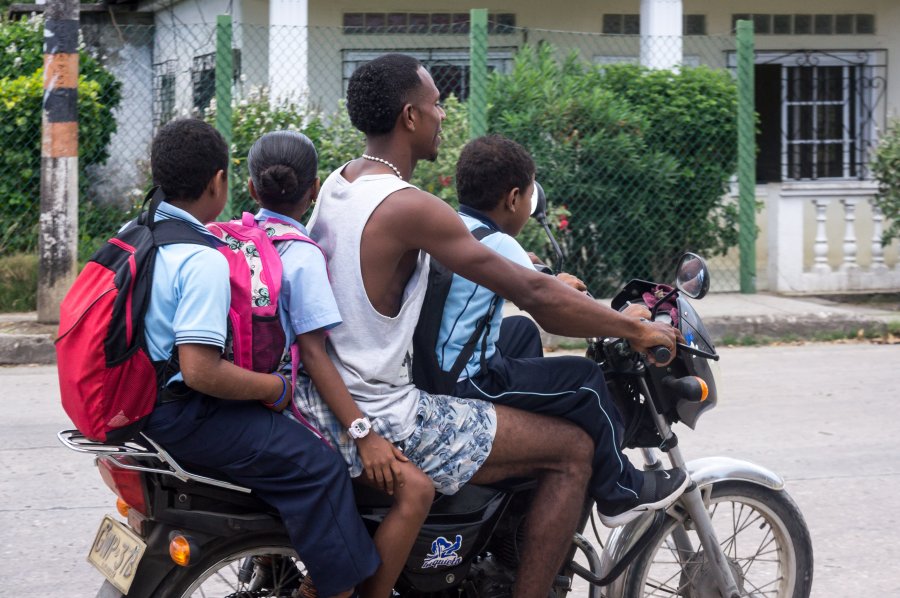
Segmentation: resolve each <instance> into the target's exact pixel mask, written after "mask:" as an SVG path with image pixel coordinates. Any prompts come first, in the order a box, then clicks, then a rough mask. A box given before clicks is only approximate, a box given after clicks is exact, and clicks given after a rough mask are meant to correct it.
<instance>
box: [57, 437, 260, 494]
mask: <svg viewBox="0 0 900 598" xmlns="http://www.w3.org/2000/svg"><path fill="white" fill-rule="evenodd" d="M56 437H57V438H59V441H60V442H61V443H63V445H64V446H65V447H66V448H68V449H70V450H73V451H75V452H78V453H88V454H91V455H94V456H95V457H96V458H97V459H103V460H104V461H106V462H107V463H110V464H112V465H114V466H115V467H119V468H121V469H128V470H131V471H143V472H146V473H156V474H159V475H166V476H172V477H175V478H177V479H179V480H181V481H182V482H191V481H193V482H198V483H200V484H207V485H210V486H217V487H219V488H226V489H228V490H235V491H237V492H244V493H246V494H250V492H251V490H250V489H249V488H244V487H243V486H238V485H236V484H231V483H229V482H223V481H222V480H216V479H214V478H209V477H206V476H202V475H197V474H195V473H191V472H189V471H187V470H185V469H184V468H183V467H181V466H180V465H179V464H178V463H177V462H176V461H175V459H173V458H172V457H171V455H169V453H167V452H166V451H165V449H163V448H162V447H161V446H159V445H158V444H157V443H155V442H153V440H151V439H150V438H148V437H147V436H145V435H144V434H141V439H142V442H146V443H147V444H149V445H150V447H152V448H153V450H150V449H148V448H147V447H146V446H143V445H142V444H140V443H138V442H134V441H129V442H125V443H122V444H106V443H103V442H98V441H94V440H90V439H88V438H86V437H85V436H84V434H82V433H81V432H79V431H78V430H62V431H61V432H59V433H58V434H57V435H56ZM154 451H155V452H154ZM119 457H130V458H132V459H135V460H137V461H138V462H141V461H142V460H144V461H146V460H155V461H158V462H161V463H162V464H163V465H165V467H153V466H152V464H150V463H148V464H146V465H139V464H136V463H128V462H125V461H123V460H122V459H120V458H119Z"/></svg>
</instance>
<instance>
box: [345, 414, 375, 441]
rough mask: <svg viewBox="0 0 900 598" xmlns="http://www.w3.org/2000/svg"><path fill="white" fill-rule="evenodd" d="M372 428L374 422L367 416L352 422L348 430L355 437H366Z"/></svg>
mask: <svg viewBox="0 0 900 598" xmlns="http://www.w3.org/2000/svg"><path fill="white" fill-rule="evenodd" d="M371 429H372V424H371V423H370V422H369V420H368V419H367V418H365V417H361V418H359V419H357V420H355V421H354V422H353V423H352V424H350V429H349V430H348V431H349V432H350V436H352V437H353V438H364V437H365V436H366V435H367V434H368V433H369V430H371Z"/></svg>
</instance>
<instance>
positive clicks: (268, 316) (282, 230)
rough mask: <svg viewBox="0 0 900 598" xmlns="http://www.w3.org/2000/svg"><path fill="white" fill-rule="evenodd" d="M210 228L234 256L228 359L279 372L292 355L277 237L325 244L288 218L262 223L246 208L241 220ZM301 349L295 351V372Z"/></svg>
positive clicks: (228, 256) (229, 256)
mask: <svg viewBox="0 0 900 598" xmlns="http://www.w3.org/2000/svg"><path fill="white" fill-rule="evenodd" d="M206 228H207V229H209V231H210V232H211V233H212V234H214V235H215V236H216V237H218V238H219V239H221V240H222V241H223V243H224V245H223V246H221V247H219V251H221V252H222V254H223V255H224V256H225V258H226V259H227V260H228V267H229V270H230V278H231V306H230V308H229V313H228V319H229V331H228V332H229V335H228V336H229V338H228V339H227V340H226V346H225V357H226V358H227V359H228V360H229V361H233V362H234V363H235V364H236V365H238V366H240V367H242V368H246V369H249V370H253V371H255V372H265V373H269V372H274V371H275V370H276V369H278V366H279V364H280V363H281V362H282V360H283V359H285V358H286V357H287V356H286V355H285V354H284V346H285V344H286V339H285V336H284V329H283V328H282V326H281V320H280V319H279V317H278V299H279V297H280V295H281V272H282V267H281V256H280V255H279V254H278V249H277V248H276V247H275V245H274V241H288V240H290V241H302V242H304V243H310V244H312V245H315V246H316V247H319V246H318V245H316V243H315V241H313V240H312V239H310V238H309V237H307V236H306V235H304V234H303V233H301V232H300V231H299V230H297V228H296V227H294V226H292V225H290V224H288V223H287V222H283V221H281V220H277V219H274V218H269V219H268V220H266V221H265V222H262V223H257V221H256V220H255V219H254V217H253V214H250V213H249V212H244V214H243V215H242V217H241V219H240V220H232V221H231V222H213V223H211V224H208V225H207V227H206ZM319 250H320V251H321V247H319ZM296 353H297V352H296V351H295V350H292V351H291V362H292V366H293V367H292V370H293V371H294V372H296V366H297V358H298V355H297V354H296Z"/></svg>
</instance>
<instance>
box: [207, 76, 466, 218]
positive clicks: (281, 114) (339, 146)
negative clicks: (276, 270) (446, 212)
mask: <svg viewBox="0 0 900 598" xmlns="http://www.w3.org/2000/svg"><path fill="white" fill-rule="evenodd" d="M445 109H446V111H447V120H446V121H444V126H443V130H442V134H441V137H442V143H441V148H440V154H439V156H438V159H437V160H436V161H435V162H424V161H423V162H419V165H418V166H417V167H416V172H415V173H414V175H413V179H412V183H413V184H415V185H417V186H419V187H421V188H422V189H425V190H426V191H428V192H430V193H434V194H435V195H437V196H438V197H440V198H441V199H443V200H444V201H447V202H449V203H451V204H453V205H455V202H456V185H455V182H454V173H455V172H456V162H457V160H458V159H459V152H460V151H461V150H462V146H463V145H465V143H466V141H467V139H468V127H469V125H468V113H467V111H466V107H465V105H464V104H462V103H461V102H459V101H458V100H457V99H456V98H454V97H452V96H451V97H450V98H448V100H447V102H446V103H445ZM215 116H216V114H215V106H213V107H211V108H210V109H209V110H207V114H206V120H207V122H209V123H213V124H214V123H215ZM285 129H286V130H292V131H300V132H302V133H304V134H305V135H307V136H308V137H309V138H310V140H311V141H312V142H313V144H314V145H315V146H316V151H317V152H318V154H319V177H320V178H321V179H322V181H323V182H324V180H325V178H326V177H327V176H328V175H329V174H331V173H332V172H333V171H334V170H335V169H337V168H339V167H340V166H341V165H342V164H344V163H345V162H347V161H348V160H352V159H354V158H357V157H359V156H360V155H362V153H363V152H364V151H365V148H366V142H365V137H364V136H363V134H362V133H360V132H359V131H358V130H356V129H355V128H354V127H353V125H352V124H351V123H350V117H349V115H348V114H347V109H346V108H345V105H344V103H343V100H342V101H341V102H340V103H339V105H338V109H337V111H336V112H334V113H333V114H328V115H324V114H322V113H321V112H319V111H317V110H315V109H312V108H306V107H303V106H300V105H298V104H295V103H291V102H286V103H281V104H277V105H275V106H273V105H272V104H271V103H270V101H269V97H268V94H267V93H266V92H265V91H264V90H263V91H257V92H254V93H253V94H252V95H251V96H250V97H248V98H246V99H244V100H240V101H236V102H235V103H234V105H233V107H232V140H231V159H232V162H231V165H232V174H231V178H230V185H231V197H232V205H233V206H234V214H231V215H229V216H236V215H237V214H240V212H242V211H255V210H256V209H257V206H256V203H255V202H254V201H253V199H252V198H251V197H250V194H249V192H248V191H247V179H248V178H249V177H250V173H249V170H248V168H247V154H248V153H249V151H250V147H251V146H252V145H253V143H254V142H255V141H256V140H257V139H258V138H259V137H260V136H261V135H263V134H264V133H267V132H269V131H277V130H285Z"/></svg>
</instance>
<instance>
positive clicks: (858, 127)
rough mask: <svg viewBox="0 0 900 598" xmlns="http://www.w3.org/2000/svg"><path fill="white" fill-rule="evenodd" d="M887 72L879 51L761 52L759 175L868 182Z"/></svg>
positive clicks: (776, 178)
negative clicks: (863, 180)
mask: <svg viewBox="0 0 900 598" xmlns="http://www.w3.org/2000/svg"><path fill="white" fill-rule="evenodd" d="M729 61H730V62H733V57H730V58H729ZM885 70H886V62H885V55H884V52H880V51H872V52H865V51H857V52H852V51H851V52H815V51H799V52H791V53H787V54H780V53H779V54H776V53H768V52H762V53H759V54H758V55H757V67H756V82H757V96H756V97H757V110H758V112H759V114H760V132H759V135H758V145H759V147H760V157H759V160H758V163H757V167H758V168H757V178H758V179H759V180H760V181H765V182H770V181H779V180H785V181H788V180H815V179H863V178H866V177H867V176H868V160H869V155H870V153H871V151H872V149H873V148H874V146H875V144H876V143H877V131H878V130H879V128H881V127H882V126H883V125H884V119H885V102H884V97H885Z"/></svg>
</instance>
